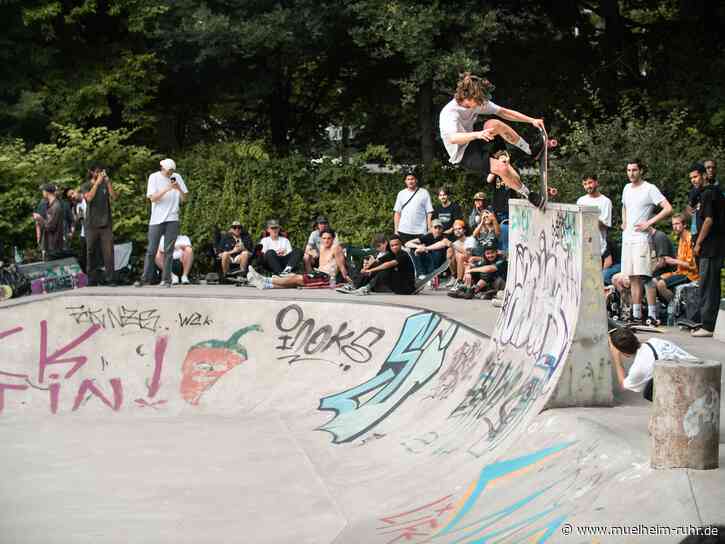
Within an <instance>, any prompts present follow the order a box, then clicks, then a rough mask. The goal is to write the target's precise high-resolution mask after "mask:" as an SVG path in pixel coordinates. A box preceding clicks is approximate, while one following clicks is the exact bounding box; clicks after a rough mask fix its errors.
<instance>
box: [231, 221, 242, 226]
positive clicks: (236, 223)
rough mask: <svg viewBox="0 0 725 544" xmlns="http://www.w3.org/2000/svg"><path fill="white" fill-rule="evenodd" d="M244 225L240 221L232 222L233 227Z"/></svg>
mask: <svg viewBox="0 0 725 544" xmlns="http://www.w3.org/2000/svg"><path fill="white" fill-rule="evenodd" d="M241 226H242V224H241V223H240V222H239V221H232V227H241Z"/></svg>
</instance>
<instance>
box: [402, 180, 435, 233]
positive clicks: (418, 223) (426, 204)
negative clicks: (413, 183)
mask: <svg viewBox="0 0 725 544" xmlns="http://www.w3.org/2000/svg"><path fill="white" fill-rule="evenodd" d="M413 193H415V191H409V190H408V188H407V187H406V188H405V189H403V190H402V191H400V192H399V193H398V198H396V199H395V206H393V211H395V212H400V223H398V232H404V233H405V234H425V233H426V232H428V214H429V213H433V203H432V202H431V200H430V194H429V193H428V191H427V190H425V189H423V188H422V187H419V188H418V192H417V193H416V194H415V196H413ZM411 197H412V198H411ZM408 200H410V202H408ZM406 202H408V203H407V204H405V203H406ZM403 205H405V207H403Z"/></svg>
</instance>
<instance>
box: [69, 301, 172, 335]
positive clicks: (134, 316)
mask: <svg viewBox="0 0 725 544" xmlns="http://www.w3.org/2000/svg"><path fill="white" fill-rule="evenodd" d="M66 311H67V312H68V315H69V316H70V317H71V318H73V320H74V321H75V322H76V324H77V325H98V326H99V327H102V328H104V329H136V330H140V331H151V332H155V331H157V330H158V329H159V328H160V324H159V322H160V320H161V314H160V313H159V311H158V309H156V308H151V309H146V310H139V309H138V308H129V307H127V306H125V305H123V304H120V305H118V306H116V307H114V308H112V307H110V306H108V307H102V306H92V305H90V304H89V305H86V304H79V305H77V306H66Z"/></svg>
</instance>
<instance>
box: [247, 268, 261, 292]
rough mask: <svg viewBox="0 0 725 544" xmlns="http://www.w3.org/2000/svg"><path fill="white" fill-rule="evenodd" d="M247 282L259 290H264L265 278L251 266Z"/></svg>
mask: <svg viewBox="0 0 725 544" xmlns="http://www.w3.org/2000/svg"><path fill="white" fill-rule="evenodd" d="M247 282H248V283H249V285H253V286H254V287H256V288H257V289H264V278H263V277H262V275H261V274H260V273H259V272H257V271H256V270H255V269H254V268H252V267H251V266H250V267H249V271H248V272H247Z"/></svg>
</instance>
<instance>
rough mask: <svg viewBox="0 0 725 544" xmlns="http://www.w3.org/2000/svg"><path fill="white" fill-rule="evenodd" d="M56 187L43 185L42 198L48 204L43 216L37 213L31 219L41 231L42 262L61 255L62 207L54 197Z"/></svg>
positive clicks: (47, 184) (62, 232)
mask: <svg viewBox="0 0 725 544" xmlns="http://www.w3.org/2000/svg"><path fill="white" fill-rule="evenodd" d="M55 193H56V187H55V185H53V184H52V183H46V184H45V185H43V198H44V199H45V200H46V202H47V203H48V207H47V209H46V210H45V216H43V215H41V214H40V213H38V212H35V213H33V218H34V219H35V221H36V223H38V224H39V225H40V227H41V230H42V235H41V240H42V250H43V260H47V259H50V260H52V259H55V258H58V257H59V256H60V255H62V253H63V235H64V233H65V227H64V226H63V207H62V206H61V204H60V201H59V200H58V198H56V196H55Z"/></svg>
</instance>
